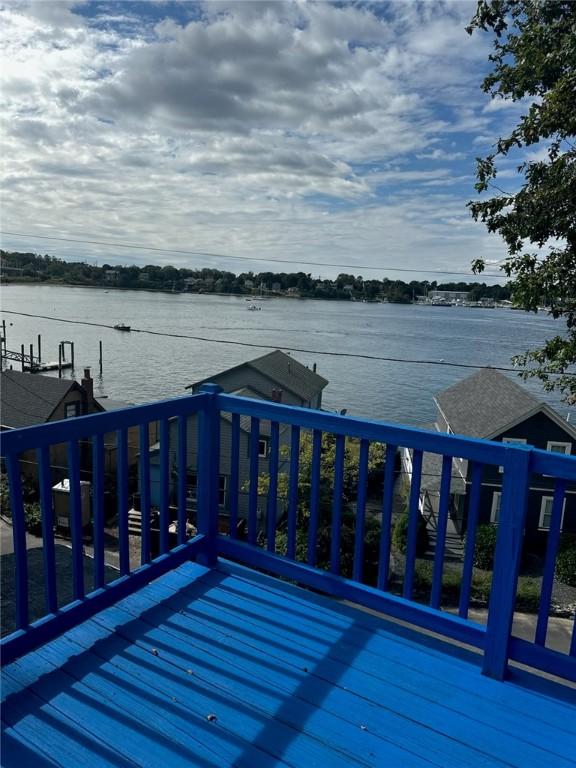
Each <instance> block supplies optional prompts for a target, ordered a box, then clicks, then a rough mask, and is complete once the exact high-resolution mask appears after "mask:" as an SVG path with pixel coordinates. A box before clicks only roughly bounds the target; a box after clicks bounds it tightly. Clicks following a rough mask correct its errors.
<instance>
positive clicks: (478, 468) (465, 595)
mask: <svg viewBox="0 0 576 768" xmlns="http://www.w3.org/2000/svg"><path fill="white" fill-rule="evenodd" d="M483 470H484V467H483V466H482V464H479V463H478V462H477V461H475V462H473V463H472V487H471V490H470V504H469V507H468V525H467V528H466V549H465V552H464V565H463V566H462V582H461V584H460V602H459V606H458V615H459V616H460V617H461V618H463V619H466V618H468V608H469V606H470V591H471V589H472V574H473V572H474V549H475V546H476V528H477V526H478V515H479V512H480V491H481V490H482V472H483Z"/></svg>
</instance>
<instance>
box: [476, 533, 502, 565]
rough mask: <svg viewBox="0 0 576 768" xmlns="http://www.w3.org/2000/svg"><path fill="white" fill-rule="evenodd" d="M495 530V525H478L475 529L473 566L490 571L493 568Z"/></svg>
mask: <svg viewBox="0 0 576 768" xmlns="http://www.w3.org/2000/svg"><path fill="white" fill-rule="evenodd" d="M496 536H497V528H496V526H495V525H479V526H478V528H477V529H476V543H475V546H474V565H475V566H476V568H483V569H484V570H485V571H491V570H492V568H493V567H494V550H495V549H496Z"/></svg>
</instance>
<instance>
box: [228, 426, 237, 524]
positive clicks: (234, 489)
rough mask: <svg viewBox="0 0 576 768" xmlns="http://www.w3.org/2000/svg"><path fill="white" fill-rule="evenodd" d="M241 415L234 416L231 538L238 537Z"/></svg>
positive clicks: (230, 501) (231, 455)
mask: <svg viewBox="0 0 576 768" xmlns="http://www.w3.org/2000/svg"><path fill="white" fill-rule="evenodd" d="M239 462H240V414H238V413H233V414H232V446H231V453H230V493H229V496H228V498H229V508H230V531H229V533H230V538H232V539H235V538H236V537H237V535H238V491H239V485H240V478H239V470H240V464H239Z"/></svg>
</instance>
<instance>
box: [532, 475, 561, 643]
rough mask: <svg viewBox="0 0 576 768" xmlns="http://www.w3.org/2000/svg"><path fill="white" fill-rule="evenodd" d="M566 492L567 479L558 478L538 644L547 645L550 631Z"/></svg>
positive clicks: (536, 635) (551, 522)
mask: <svg viewBox="0 0 576 768" xmlns="http://www.w3.org/2000/svg"><path fill="white" fill-rule="evenodd" d="M565 492H566V481H565V480H556V483H555V485H554V500H553V502H552V516H551V520H550V530H549V531H548V544H547V546H546V559H545V562H544V573H543V575H542V587H541V588H540V607H539V608H538V622H537V624H536V634H535V637H534V642H535V643H536V645H546V633H547V631H548V612H549V610H550V601H551V599H552V589H553V587H554V570H555V567H556V555H557V553H558V545H559V544H560V531H561V529H562V512H563V502H564V496H565Z"/></svg>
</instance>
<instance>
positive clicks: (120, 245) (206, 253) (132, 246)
mask: <svg viewBox="0 0 576 768" xmlns="http://www.w3.org/2000/svg"><path fill="white" fill-rule="evenodd" d="M0 235H11V236H13V237H26V238H33V239H38V240H55V241H57V242H63V243H82V244H85V245H104V246H107V247H112V248H128V249H134V250H139V251H154V252H155V253H175V254H179V255H181V256H207V257H209V258H213V259H232V260H234V261H259V262H265V263H267V264H291V265H292V266H294V265H295V264H299V265H302V266H307V267H337V268H339V269H354V270H362V271H363V272H365V271H366V270H372V271H377V272H409V273H415V274H427V275H465V276H467V277H476V275H475V273H474V272H458V271H456V272H449V271H447V270H440V269H426V268H424V267H423V268H421V269H411V268H408V267H388V266H379V267H374V266H370V265H368V264H339V263H330V262H324V261H300V260H298V259H296V260H295V259H267V258H264V257H263V256H233V255H231V254H226V253H214V252H212V251H188V250H181V249H178V248H159V247H154V246H149V245H140V244H137V243H118V242H109V241H106V240H88V239H81V238H73V237H55V236H52V235H37V234H33V233H30V232H8V231H6V230H2V231H0ZM482 276H483V277H502V275H501V274H499V273H497V272H482Z"/></svg>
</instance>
